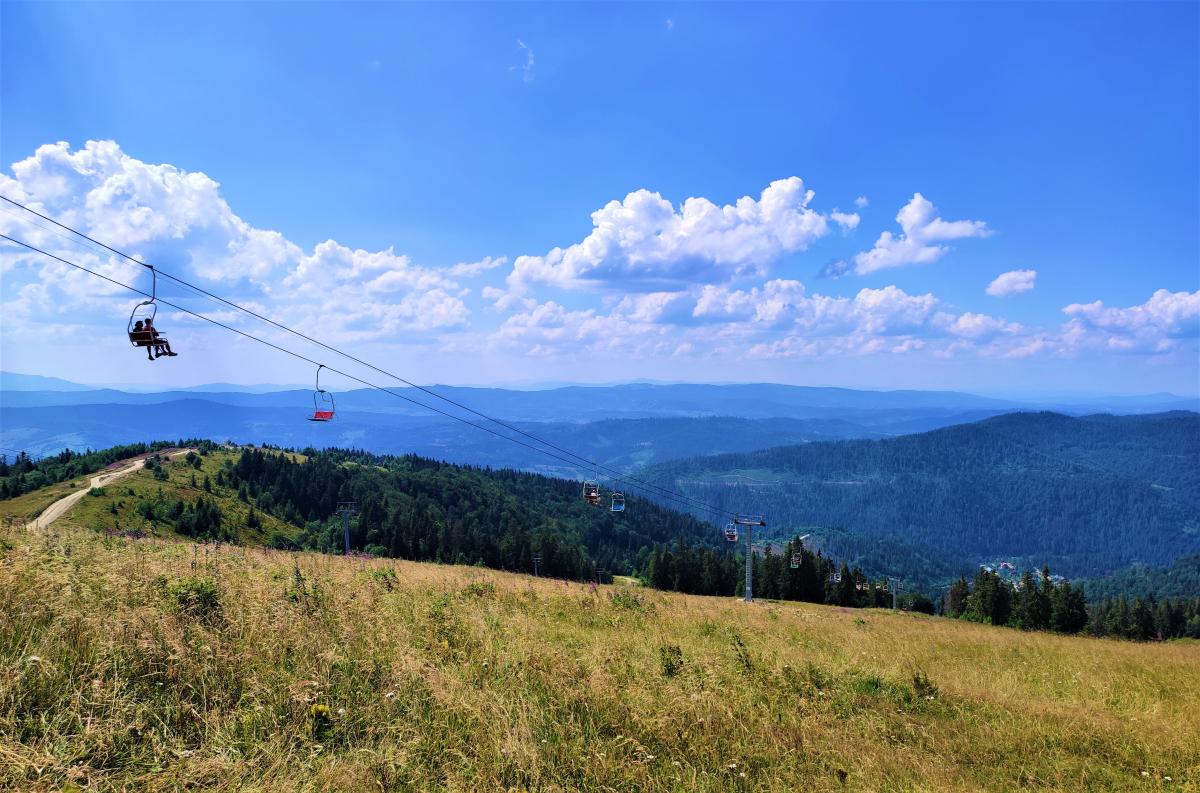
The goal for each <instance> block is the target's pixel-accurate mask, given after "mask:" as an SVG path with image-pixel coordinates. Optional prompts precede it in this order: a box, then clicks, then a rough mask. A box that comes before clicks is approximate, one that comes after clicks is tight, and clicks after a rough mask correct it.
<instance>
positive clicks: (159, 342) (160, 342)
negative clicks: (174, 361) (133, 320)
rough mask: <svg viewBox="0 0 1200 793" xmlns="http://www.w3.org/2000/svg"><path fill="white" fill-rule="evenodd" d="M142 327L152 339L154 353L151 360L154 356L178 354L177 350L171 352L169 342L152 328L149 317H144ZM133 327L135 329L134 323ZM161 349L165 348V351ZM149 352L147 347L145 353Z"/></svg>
mask: <svg viewBox="0 0 1200 793" xmlns="http://www.w3.org/2000/svg"><path fill="white" fill-rule="evenodd" d="M144 327H145V330H146V332H148V333H149V334H150V338H151V339H153V340H154V355H153V356H151V358H150V360H152V361H153V360H154V359H155V358H158V357H161V356H163V355H169V356H171V357H174V356H176V355H178V354H179V353H177V352H171V345H170V343H168V342H167V340H166V339H165V338H163V337H162V336H159V335H158V331H157V330H155V329H154V324H153V323H152V322H151V321H150V319H149V318H147V319H146V321H145V325H144ZM134 329H135V330H136V329H137V326H136V325H135V326H134ZM163 350H166V352H163ZM149 352H150V350H149V348H147V349H146V353H147V354H149Z"/></svg>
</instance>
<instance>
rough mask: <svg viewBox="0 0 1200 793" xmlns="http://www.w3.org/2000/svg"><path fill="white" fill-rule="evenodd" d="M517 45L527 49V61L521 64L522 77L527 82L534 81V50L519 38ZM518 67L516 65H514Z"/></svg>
mask: <svg viewBox="0 0 1200 793" xmlns="http://www.w3.org/2000/svg"><path fill="white" fill-rule="evenodd" d="M517 46H518V47H520V48H521V49H522V50H524V51H525V63H523V64H521V67H520V68H521V79H522V80H524V81H525V82H526V83H532V82H533V50H531V49H529V45H528V44H526V43H525V42H523V41H521V40H520V39H517ZM513 68H516V67H513Z"/></svg>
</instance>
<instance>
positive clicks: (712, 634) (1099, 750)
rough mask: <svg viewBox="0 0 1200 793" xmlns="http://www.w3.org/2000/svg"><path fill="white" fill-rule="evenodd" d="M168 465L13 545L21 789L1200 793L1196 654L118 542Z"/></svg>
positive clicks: (2, 753) (14, 780)
mask: <svg viewBox="0 0 1200 793" xmlns="http://www.w3.org/2000/svg"><path fill="white" fill-rule="evenodd" d="M216 464H218V461H217V460H215V459H211V458H206V460H205V462H204V465H205V466H210V465H216ZM170 470H171V479H170V480H169V481H168V482H161V481H156V480H154V479H153V477H152V476H151V475H150V473H149V472H147V471H139V472H138V473H137V474H135V475H134V476H132V477H130V478H128V479H125V480H122V481H121V482H119V483H117V484H115V485H113V486H112V487H109V488H106V494H105V496H96V497H92V496H88V497H84V498H83V499H82V500H81V501H80V503H79V504H78V505H77V506H76V507H75V508H74V509H73V510H72V512H70V513H68V514H67V515H66V516H65V517H64V518H62V519H61V520H60V521H59V522H57V523H55V524H54V525H53V526H52V527H51V528H50V529H49V530H47V531H44V532H32V531H28V530H26V529H24V528H21V527H17V526H8V527H6V528H4V529H2V530H0V531H2V532H3V533H2V534H0V556H2V560H0V592H2V593H3V598H0V789H5V790H21V791H42V790H45V791H58V790H130V791H134V790H136V791H158V790H185V789H188V790H196V789H207V790H253V791H310V790H311V791H325V790H328V791H381V790H382V791H391V790H452V791H476V790H547V791H551V790H614V791H694V790H700V791H706V790H734V791H766V790H816V791H822V790H878V791H902V790H928V791H941V790H1014V789H1025V788H1028V789H1038V790H1160V789H1166V790H1197V789H1200V716H1198V714H1200V644H1197V643H1194V642H1191V643H1189V642H1173V643H1166V644H1133V643H1126V642H1119V641H1110V640H1097V639H1088V638H1080V637H1065V636H1056V635H1050V634H1032V633H1022V632H1019V631H1015V630H1009V629H1000V628H991V627H987V626H982V625H973V624H968V623H963V622H958V621H949V620H943V619H939V618H935V617H926V616H923V615H918V614H910V613H892V612H888V611H876V610H850V609H840V608H834V607H827V606H816V605H809V604H797V603H786V604H785V603H757V604H754V605H752V606H747V605H745V604H743V603H741V602H739V601H736V600H730V599H718V598H701V597H689V596H683V595H673V594H671V595H668V594H664V593H658V592H654V591H651V590H646V589H642V588H639V587H636V586H632V585H628V584H618V585H616V586H613V587H593V586H590V585H581V584H578V583H564V582H559V581H551V580H546V579H534V578H531V577H528V576H521V575H514V574H506V573H498V572H494V571H489V570H484V569H481V568H473V567H453V566H439V565H432V564H417V563H409V562H400V561H393V560H383V559H362V558H349V559H347V558H342V557H331V556H322V555H318V554H310V553H283V552H273V551H269V550H265V549H261V548H257V547H247V546H232V545H221V546H213V545H200V544H194V543H190V542H186V541H181V540H179V539H177V538H173V537H167V536H164V537H147V538H143V539H128V538H124V537H108V536H105V535H104V534H103V533H102V532H100V531H98V529H99V528H101V527H102V525H101V524H104V521H106V520H108V517H111V516H112V513H111V511H110V510H108V507H107V503H106V502H107V500H108V499H111V498H115V499H117V500H119V501H123V502H124V501H129V502H132V501H133V500H134V499H135V498H137V497H139V495H142V494H144V493H151V492H156V490H157V488H159V487H164V488H165V489H168V490H170V489H172V488H176V487H190V484H186V482H190V476H191V472H190V469H188V468H187V466H186V465H185V464H183V463H175V464H172V465H171V466H170ZM197 474H198V475H202V473H201V472H197ZM130 489H132V491H133V492H132V494H131V493H130ZM233 500H234V501H236V499H233ZM3 506H4V505H0V511H3V509H2V507H3ZM221 506H222V509H223V510H226V509H234V508H235V507H233V506H231V505H229V503H228V500H227V499H226V500H223V501H222V503H221ZM126 509H132V507H128V506H122V507H119V508H118V513H119V514H118V517H122V516H123V517H122V520H125V519H127V520H128V521H129V523H127V524H125V527H126V528H129V527H132V523H133V521H134V518H135V515H134V514H133V513H130V514H128V515H127V514H126V513H125V512H124V511H123V510H126ZM105 516H108V517H105ZM262 518H263V521H264V524H265V525H264V528H263V530H264V531H270V530H271V529H272V526H271V525H270V523H269V521H270V519H269V516H265V515H264V516H262Z"/></svg>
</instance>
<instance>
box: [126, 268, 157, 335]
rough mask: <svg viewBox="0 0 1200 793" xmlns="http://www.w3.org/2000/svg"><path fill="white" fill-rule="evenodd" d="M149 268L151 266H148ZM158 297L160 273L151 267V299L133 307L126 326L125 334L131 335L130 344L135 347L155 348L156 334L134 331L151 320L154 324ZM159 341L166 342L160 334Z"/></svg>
mask: <svg viewBox="0 0 1200 793" xmlns="http://www.w3.org/2000/svg"><path fill="white" fill-rule="evenodd" d="M147 267H149V265H147ZM157 297H158V272H157V271H156V270H155V269H154V268H153V267H150V299H149V300H143V301H142V302H140V303H138V304H137V305H136V306H134V307H133V311H130V312H129V324H128V325H126V326H125V332H126V333H128V334H129V343H130V344H132V345H133V346H134V347H150V346H153V345H154V343H155V341H156V339H155V338H154V334H153V333H151V332H150V331H146V330H134V326H136V325H137V323H138V322H139V321H140V322H145V321H146V320H150V322H151V324H153V322H154V318H155V316H156V315H157V314H158V303H157V302H155V301H156V299H157ZM158 340H165V337H164V336H163V335H162V334H159V336H158Z"/></svg>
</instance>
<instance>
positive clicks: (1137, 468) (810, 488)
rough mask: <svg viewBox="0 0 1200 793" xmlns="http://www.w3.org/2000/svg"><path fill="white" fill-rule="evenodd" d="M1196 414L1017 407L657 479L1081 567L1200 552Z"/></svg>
mask: <svg viewBox="0 0 1200 793" xmlns="http://www.w3.org/2000/svg"><path fill="white" fill-rule="evenodd" d="M1198 460H1200V414H1196V413H1186V412H1175V413H1162V414H1155V415H1149V416H1089V417H1084V418H1073V417H1068V416H1062V415H1058V414H1053V413H1038V414H1034V413H1017V414H1009V415H1005V416H999V417H996V418H992V419H987V420H984V421H981V422H977V423H974V424H967V425H960V426H955V427H947V428H944V429H939V430H934V431H932V432H927V433H922V434H919V435H909V436H904V437H899V438H890V439H886V440H879V441H842V442H829V443H824V442H823V443H811V444H805V445H801V446H788V447H780V448H775V449H768V450H764V451H759V452H751V453H748V454H732V455H719V456H714V457H707V458H697V459H693V460H686V461H677V462H673V463H665V464H663V465H661V466H657V467H655V468H654V469H651V471H650V473H649V474H648V475H649V476H653V477H655V478H657V479H659V480H660V481H662V482H664V483H665V484H668V485H670V486H671V487H674V488H690V489H691V490H692V492H694V493H695V494H696V495H697V496H699V497H701V498H703V499H704V500H706V501H709V502H712V503H717V504H719V505H721V506H722V507H725V508H728V509H730V510H731V511H742V512H765V513H767V514H769V515H770V517H771V518H772V521H773V523H774V524H775V525H777V526H778V525H783V526H794V525H800V526H827V527H837V528H843V529H845V530H846V531H847V532H850V533H853V534H855V535H859V536H865V537H872V538H878V539H879V540H881V541H888V542H896V543H907V544H910V545H916V546H918V547H924V548H928V549H935V552H941V553H946V554H950V555H952V556H954V557H956V558H958V559H959V560H961V561H962V562H968V563H979V562H984V561H990V560H992V559H995V558H997V557H1001V558H1009V559H1018V560H1021V561H1022V562H1024V563H1026V564H1028V565H1030V566H1035V567H1040V566H1041V565H1043V564H1049V565H1050V566H1051V568H1052V569H1054V570H1056V571H1057V572H1060V573H1064V574H1067V575H1071V576H1078V575H1097V574H1103V573H1105V572H1108V571H1111V570H1115V569H1118V568H1120V567H1124V566H1126V565H1129V564H1132V563H1134V562H1145V563H1147V564H1152V565H1166V564H1169V563H1170V562H1172V561H1173V560H1174V559H1176V558H1178V557H1180V556H1184V555H1187V554H1190V553H1196V552H1197V551H1200V466H1198V465H1197V464H1196V463H1197V461H1198Z"/></svg>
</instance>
